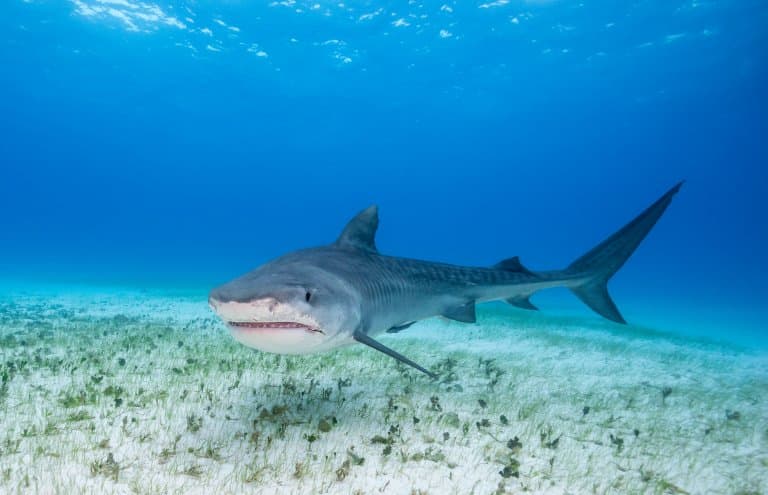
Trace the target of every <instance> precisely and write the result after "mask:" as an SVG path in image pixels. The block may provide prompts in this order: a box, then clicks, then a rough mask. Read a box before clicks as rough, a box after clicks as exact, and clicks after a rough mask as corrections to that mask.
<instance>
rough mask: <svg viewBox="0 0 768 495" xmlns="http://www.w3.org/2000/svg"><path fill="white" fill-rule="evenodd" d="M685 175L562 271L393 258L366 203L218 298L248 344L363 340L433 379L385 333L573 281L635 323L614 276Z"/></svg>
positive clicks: (281, 348)
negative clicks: (382, 246) (337, 228)
mask: <svg viewBox="0 0 768 495" xmlns="http://www.w3.org/2000/svg"><path fill="white" fill-rule="evenodd" d="M681 185H682V182H681V183H679V184H677V185H675V186H674V187H673V188H671V189H670V190H669V191H667V193H665V194H664V195H663V196H661V198H659V199H658V200H657V201H656V202H655V203H653V204H652V205H651V206H649V207H648V208H647V209H646V210H645V211H643V212H642V213H640V215H638V216H637V217H636V218H635V219H634V220H632V221H631V222H629V223H628V224H627V225H625V226H624V227H622V228H621V229H619V230H618V231H617V232H615V233H614V234H613V235H611V236H610V237H608V238H607V239H605V240H604V241H603V242H601V243H600V244H598V245H597V246H596V247H594V248H593V249H592V250H590V251H589V252H588V253H586V254H584V255H583V256H581V257H580V258H578V259H577V260H576V261H574V262H573V263H571V264H570V265H569V266H568V267H567V268H565V269H563V270H551V271H532V270H529V269H528V268H526V267H524V266H523V265H522V264H521V263H520V260H519V259H518V258H517V257H513V258H509V259H506V260H503V261H501V262H500V263H498V264H496V265H494V266H492V267H467V266H458V265H449V264H445V263H433V262H429V261H419V260H414V259H408V258H398V257H393V256H386V255H384V254H381V253H379V251H378V250H377V249H376V244H375V234H376V229H377V228H378V223H379V220H378V210H377V207H376V206H371V207H369V208H367V209H365V210H363V211H361V212H360V213H359V214H358V215H357V216H355V217H354V218H353V219H352V220H351V221H350V222H349V223H348V224H347V226H346V227H345V228H344V231H343V232H342V233H341V235H340V236H339V238H338V239H337V240H336V242H334V243H333V244H330V245H327V246H321V247H316V248H311V249H304V250H300V251H295V252H292V253H288V254H286V255H284V256H281V257H279V258H277V259H275V260H273V261H270V262H269V263H266V264H265V265H262V266H261V267H259V268H257V269H256V270H253V271H251V272H249V273H246V274H245V275H243V276H241V277H239V278H236V279H234V280H232V281H231V282H229V283H226V284H224V285H222V286H220V287H217V288H215V289H213V290H212V291H211V293H210V295H209V298H208V300H209V304H210V306H211V308H212V309H213V311H214V312H215V313H216V314H217V315H218V316H219V317H220V318H221V319H222V320H224V322H225V323H226V324H227V325H228V327H229V329H230V332H231V333H232V335H233V337H234V338H235V339H236V340H238V341H239V342H241V343H243V344H244V345H247V346H249V347H253V348H256V349H260V350H262V351H267V352H275V353H282V354H307V353H312V352H320V351H327V350H330V349H334V348H337V347H341V346H345V345H349V344H352V343H355V342H359V343H362V344H365V345H368V346H370V347H372V348H374V349H376V350H378V351H381V352H384V353H386V354H387V355H389V356H391V357H393V358H395V359H397V360H399V361H401V362H403V363H405V364H407V365H409V366H412V367H414V368H416V369H418V370H419V371H422V372H424V373H426V374H428V375H430V376H432V377H434V375H433V374H432V373H431V372H429V371H428V370H427V369H425V368H424V367H422V366H420V365H418V364H417V363H414V362H413V361H411V360H410V359H408V358H406V357H405V356H402V355H401V354H399V353H397V352H396V351H394V350H392V349H390V348H388V347H386V346H384V345H383V344H382V343H380V342H379V341H378V340H376V339H375V337H376V336H378V335H380V334H383V333H385V332H399V331H402V330H404V329H405V328H407V327H408V326H410V325H411V324H413V323H414V322H416V321H419V320H423V319H425V318H430V317H433V316H443V317H445V318H449V319H452V320H457V321H461V322H466V323H474V322H475V304H476V303H481V302H486V301H493V300H505V301H507V302H508V303H510V304H512V305H515V306H517V307H520V308H524V309H531V310H534V309H537V308H536V307H535V306H534V305H533V304H531V302H530V299H529V298H530V296H531V294H533V293H535V292H536V291H539V290H541V289H546V288H550V287H567V288H569V289H570V290H571V291H573V293H574V294H575V295H576V296H577V297H579V299H581V300H582V301H583V302H584V303H585V304H586V305H587V306H589V307H590V308H592V310H594V311H595V312H596V313H598V314H599V315H601V316H603V317H605V318H607V319H609V320H611V321H614V322H617V323H626V322H625V321H624V318H623V317H622V316H621V313H619V310H618V309H617V308H616V305H615V304H614V302H613V300H612V299H611V297H610V295H609V294H608V288H607V282H608V280H609V279H610V278H611V276H612V275H613V274H614V273H616V271H618V269H619V268H621V266H622V265H623V264H624V263H625V262H626V261H627V259H628V258H629V257H630V255H631V254H632V253H633V252H634V251H635V249H636V248H637V246H638V245H639V244H640V242H641V241H642V240H643V239H644V238H645V236H646V235H647V234H648V232H650V230H651V228H652V227H653V226H654V225H655V224H656V222H657V221H658V220H659V218H660V217H661V215H662V214H663V213H664V211H665V210H666V209H667V206H669V204H670V202H671V201H672V197H673V196H674V195H675V194H676V193H677V192H678V190H679V189H680V187H681Z"/></svg>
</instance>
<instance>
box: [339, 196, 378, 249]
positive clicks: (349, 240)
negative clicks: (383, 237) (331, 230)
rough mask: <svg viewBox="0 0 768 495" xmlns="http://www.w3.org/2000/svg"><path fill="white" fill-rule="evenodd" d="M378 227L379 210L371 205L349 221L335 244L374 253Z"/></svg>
mask: <svg viewBox="0 0 768 495" xmlns="http://www.w3.org/2000/svg"><path fill="white" fill-rule="evenodd" d="M378 227H379V208H378V207H377V206H376V205H371V206H369V207H368V208H366V209H364V210H363V211H361V212H360V213H358V214H357V215H355V217H354V218H353V219H352V220H350V221H349V223H348V224H347V226H346V227H344V230H343V231H342V232H341V235H340V236H339V238H338V239H337V240H336V244H337V245H339V246H345V247H354V248H358V249H363V250H365V251H373V252H376V251H377V250H376V229H377V228H378Z"/></svg>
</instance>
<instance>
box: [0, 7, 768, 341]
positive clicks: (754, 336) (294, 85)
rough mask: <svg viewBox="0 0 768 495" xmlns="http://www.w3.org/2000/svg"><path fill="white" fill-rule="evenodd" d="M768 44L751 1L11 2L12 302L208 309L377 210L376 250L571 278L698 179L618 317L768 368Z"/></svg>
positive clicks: (8, 223)
mask: <svg viewBox="0 0 768 495" xmlns="http://www.w3.org/2000/svg"><path fill="white" fill-rule="evenodd" d="M767 25H768V4H766V3H765V2H763V1H756V0H743V1H739V2H727V1H724V0H717V1H707V0H692V1H691V0H686V1H671V2H662V1H658V0H656V1H631V2H598V1H583V2H582V1H546V0H538V1H520V0H512V1H506V0H496V1H485V0H481V1H473V2H450V1H445V2H429V1H424V2H418V1H410V2H404V1H403V2H399V1H396V2H370V1H360V2H357V1H350V2H321V1H310V2H303V1H294V0H284V1H282V2H271V3H270V2H245V1H222V2H205V1H203V2H196V1H160V2H156V3H155V2H153V1H151V0H147V1H137V0H72V1H53V0H51V1H43V0H25V1H21V0H4V1H3V2H2V3H1V4H0V67H1V69H0V116H1V117H0V169H1V170H2V174H1V175H0V209H1V211H2V217H0V283H2V284H3V286H4V290H6V291H10V292H14V291H20V290H34V289H36V288H38V289H39V288H41V287H48V286H60V287H69V286H73V285H77V286H80V287H82V286H130V287H141V288H152V289H154V288H171V289H174V290H183V291H192V292H195V293H198V292H199V294H200V295H201V304H205V302H204V295H205V293H206V291H207V290H208V289H209V288H210V287H212V286H214V285H218V284H220V283H222V282H224V281H226V280H228V279H230V278H232V277H234V276H236V275H238V274H240V273H242V272H245V271H246V270H249V269H251V268H253V267H255V266H257V265H259V264H261V263H262V262H264V261H266V260H268V259H271V258H273V257H275V256H277V255H280V254H282V253H284V252H286V251H288V250H293V249H296V248H300V247H305V246H311V245H317V244H322V243H326V242H330V241H332V240H333V239H335V237H336V236H337V235H338V233H339V232H340V230H341V228H342V227H343V225H344V224H345V222H346V221H347V220H348V219H349V218H350V217H351V216H352V215H353V214H354V213H355V212H357V211H358V210H360V209H362V208H363V207H365V206H367V205H369V204H371V203H377V204H379V206H380V208H381V210H380V211H381V221H382V223H381V227H380V231H379V236H378V241H377V243H378V245H379V247H380V249H381V250H382V251H383V252H385V253H388V254H393V255H398V256H409V257H416V258H423V259H431V260H439V261H446V262H451V263H457V264H468V265H471V264H477V265H490V264H493V263H495V262H496V261H498V260H500V259H502V258H506V257H509V256H513V255H520V256H521V258H522V261H523V263H525V264H526V265H528V266H530V267H531V268H532V269H550V268H560V267H563V266H565V265H567V264H568V263H570V261H571V260H573V259H574V258H576V257H577V256H579V255H581V254H582V253H583V252H585V251H586V250H587V249H589V248H591V247H592V246H593V245H595V244H596V243H597V242H599V241H600V240H602V239H603V238H604V237H605V236H606V235H608V234H609V233H611V232H613V231H614V230H615V229H617V228H618V227H620V226H621V225H623V224H624V223H625V222H627V221H628V220H630V219H631V218H632V217H633V216H634V215H635V214H637V213H638V212H639V211H640V210H641V209H642V208H645V207H646V206H647V205H648V204H650V203H651V202H652V201H653V200H655V199H656V198H657V197H658V196H659V195H661V194H662V193H663V192H664V191H665V190H666V189H667V188H668V187H670V186H671V185H673V184H674V183H675V182H677V181H678V180H681V179H685V180H686V184H685V186H684V188H683V189H682V191H681V193H680V194H679V195H678V197H677V198H676V199H675V201H674V202H673V204H672V205H671V207H670V209H669V211H668V212H667V213H666V215H665V216H664V217H663V218H662V219H661V221H660V223H659V225H658V226H657V227H656V228H655V230H654V231H653V232H652V233H651V234H650V236H649V237H648V239H647V240H646V241H645V242H644V244H643V245H642V246H641V247H640V249H639V250H638V252H637V253H636V254H635V255H634V256H633V257H632V258H631V260H630V261H629V262H628V263H627V265H626V266H625V267H624V268H623V269H622V270H621V272H620V273H619V274H618V275H617V276H616V277H615V279H614V280H613V281H612V283H611V290H612V293H613V295H614V298H615V300H616V302H617V304H618V306H619V308H620V309H622V311H623V312H624V314H625V316H626V317H627V319H628V320H629V321H630V322H631V323H635V324H638V325H642V326H648V327H652V328H657V329H660V330H663V331H668V332H672V333H679V334H684V335H695V336H703V337H706V338H709V339H716V340H721V339H722V340H726V341H730V342H733V343H737V344H739V345H747V346H750V347H752V346H757V347H761V348H765V347H766V346H767V345H768V339H766V338H765V336H766V334H765V330H764V323H765V320H766V316H768V309H766V308H768V305H767V304H766V299H768V284H766V283H765V278H766V274H768V260H767V258H766V252H768V227H767V225H766V212H767V211H768V172H767V171H766V170H768V169H767V168H766V165H768V139H766V136H768V128H767V127H768V126H767V125H766V123H767V120H766V114H767V111H768V104H767V103H768V98H767V97H768V89H766V88H768V77H767V76H768V71H767V64H768V53H767V52H768V50H767V49H766V48H767V47H768V30H766V26H767ZM535 302H537V303H538V304H539V305H540V307H541V308H542V310H543V311H542V318H545V317H546V315H549V314H557V313H558V312H565V313H567V314H575V315H579V316H585V317H588V318H593V316H591V315H590V313H589V312H588V310H586V309H584V308H582V307H581V305H580V303H579V302H578V301H576V300H575V298H572V297H571V296H570V295H568V294H565V293H559V292H557V291H554V293H552V294H543V295H539V296H536V300H535ZM504 310H507V309H504ZM510 311H511V310H510ZM594 318H598V317H597V316H594Z"/></svg>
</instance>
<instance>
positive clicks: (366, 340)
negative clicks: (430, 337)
mask: <svg viewBox="0 0 768 495" xmlns="http://www.w3.org/2000/svg"><path fill="white" fill-rule="evenodd" d="M353 338H354V339H355V340H356V341H358V342H360V343H361V344H365V345H367V346H368V347H372V348H374V349H376V350H377V351H379V352H383V353H384V354H386V355H387V356H389V357H393V358H395V359H397V360H398V361H400V362H401V363H403V364H407V365H408V366H411V367H413V368H416V369H417V370H419V371H421V372H422V373H424V374H426V375H429V377H430V378H437V375H435V374H434V373H432V372H431V371H429V370H427V369H426V368H424V367H422V366H419V365H418V364H416V363H414V362H413V361H411V360H410V359H408V358H407V357H405V356H403V355H402V354H400V353H398V352H395V351H393V350H392V349H390V348H389V347H387V346H385V345H383V344H382V343H381V342H379V341H377V340H374V339H373V338H371V337H369V336H368V335H366V334H364V333H362V332H355V334H354V335H353Z"/></svg>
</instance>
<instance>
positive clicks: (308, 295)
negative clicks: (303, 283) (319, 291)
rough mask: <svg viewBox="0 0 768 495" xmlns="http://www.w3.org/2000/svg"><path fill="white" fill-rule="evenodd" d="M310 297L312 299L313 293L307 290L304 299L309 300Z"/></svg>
mask: <svg viewBox="0 0 768 495" xmlns="http://www.w3.org/2000/svg"><path fill="white" fill-rule="evenodd" d="M310 299H312V293H311V292H309V291H307V293H306V294H304V300H305V301H307V302H309V300H310Z"/></svg>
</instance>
